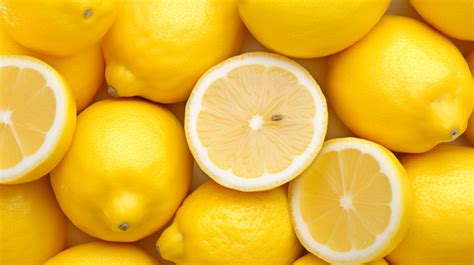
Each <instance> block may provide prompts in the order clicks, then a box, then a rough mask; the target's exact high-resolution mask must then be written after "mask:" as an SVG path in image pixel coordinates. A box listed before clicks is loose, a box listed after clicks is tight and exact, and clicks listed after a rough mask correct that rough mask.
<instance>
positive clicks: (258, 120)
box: [249, 116, 263, 131]
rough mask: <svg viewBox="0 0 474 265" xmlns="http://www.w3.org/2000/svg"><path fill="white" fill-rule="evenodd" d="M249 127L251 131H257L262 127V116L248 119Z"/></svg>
mask: <svg viewBox="0 0 474 265" xmlns="http://www.w3.org/2000/svg"><path fill="white" fill-rule="evenodd" d="M249 125H250V128H251V129H252V130H253V131H258V130H260V128H262V125H263V118H262V116H253V117H252V119H250V121H249Z"/></svg>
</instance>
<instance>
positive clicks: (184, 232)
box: [157, 181, 302, 265]
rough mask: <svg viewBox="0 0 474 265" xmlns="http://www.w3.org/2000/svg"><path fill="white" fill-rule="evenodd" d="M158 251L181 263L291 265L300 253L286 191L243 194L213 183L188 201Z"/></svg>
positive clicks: (192, 195) (159, 244) (203, 187)
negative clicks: (292, 225)
mask: <svg viewBox="0 0 474 265" xmlns="http://www.w3.org/2000/svg"><path fill="white" fill-rule="evenodd" d="M157 248H158V249H159V251H160V252H161V255H162V256H163V258H165V259H167V260H171V261H173V262H175V263H176V264H177V265H190V264H206V265H220V264H226V265H240V264H246V265H288V264H291V262H292V261H293V260H295V259H296V258H297V257H298V256H299V254H300V252H301V250H302V247H301V245H300V244H299V242H298V239H297V238H296V236H295V234H294V232H293V228H292V227H291V222H290V211H289V209H288V198H287V189H286V187H279V188H277V189H273V190H270V191H264V192H252V193H244V192H240V191H235V190H231V189H227V188H224V187H222V186H220V185H218V184H216V183H215V182H213V181H208V182H206V183H204V184H203V185H201V186H200V187H199V188H198V189H197V190H195V191H194V192H193V193H192V194H191V195H190V196H188V197H187V198H186V200H185V201H184V203H183V205H182V206H181V207H180V208H179V210H178V212H177V214H176V217H175V219H174V221H173V223H172V224H171V225H170V226H169V227H168V228H166V230H165V231H164V232H163V234H162V235H161V237H160V238H159V240H158V242H157Z"/></svg>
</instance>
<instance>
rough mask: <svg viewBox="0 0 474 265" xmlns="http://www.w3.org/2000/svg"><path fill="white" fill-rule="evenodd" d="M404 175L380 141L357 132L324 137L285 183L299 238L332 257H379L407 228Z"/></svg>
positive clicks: (361, 260)
mask: <svg viewBox="0 0 474 265" xmlns="http://www.w3.org/2000/svg"><path fill="white" fill-rule="evenodd" d="M407 181H408V180H407V177H406V174H405V171H404V169H403V168H402V166H401V164H400V163H399V162H398V160H397V159H396V157H395V156H394V155H393V154H392V153H390V151H388V150H386V149H385V148H384V147H382V146H380V145H378V144H375V143H372V142H369V141H367V140H362V139H357V138H341V139H334V140H330V141H327V142H326V143H325V145H324V146H323V149H322V150H321V152H320V154H319V155H318V157H317V158H316V159H315V161H314V162H313V164H312V165H311V166H310V167H309V168H308V169H307V170H306V171H305V172H304V173H303V174H302V175H301V176H300V177H299V178H297V179H296V180H295V181H294V182H292V183H291V184H290V200H291V203H290V204H291V208H292V216H293V221H294V225H295V228H296V231H297V234H298V236H299V238H300V240H301V241H302V243H303V245H305V246H306V248H307V249H308V250H309V251H310V252H312V253H314V254H317V255H318V256H320V257H322V258H324V259H325V260H327V261H330V262H332V263H340V262H352V263H364V262H369V261H371V260H376V259H380V258H382V257H383V256H384V255H386V254H388V253H389V251H390V250H392V249H393V248H394V247H395V246H396V244H397V243H398V242H399V241H400V240H401V238H402V236H403V234H404V233H405V231H406V229H407V223H408V221H407V220H408V218H407V216H408V213H409V210H410V208H409V202H410V199H411V190H410V186H409V183H408V182H407Z"/></svg>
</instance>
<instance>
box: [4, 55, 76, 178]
mask: <svg viewBox="0 0 474 265" xmlns="http://www.w3.org/2000/svg"><path fill="white" fill-rule="evenodd" d="M75 109H76V106H75V104H74V98H73V97H72V95H71V93H70V91H69V89H68V88H67V86H66V85H65V83H64V81H63V80H62V78H61V77H60V76H59V75H58V73H56V71H55V70H54V69H53V68H51V67H50V66H49V65H47V64H46V63H43V62H42V61H40V60H37V59H35V58H32V57H27V56H0V146H1V148H0V184H13V183H22V182H27V181H32V180H35V179H38V178H40V177H42V176H44V175H46V174H48V173H49V172H50V171H51V170H52V169H53V168H54V167H55V166H56V165H57V164H58V163H59V161H60V160H61V158H62V157H63V155H64V154H65V152H66V150H67V148H68V147H69V144H70V142H71V140H72V135H73V132H74V126H75V122H76V114H75Z"/></svg>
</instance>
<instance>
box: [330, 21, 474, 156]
mask: <svg viewBox="0 0 474 265" xmlns="http://www.w3.org/2000/svg"><path fill="white" fill-rule="evenodd" d="M325 92H326V95H327V96H328V98H329V101H330V102H331V103H332V106H333V107H334V109H335V111H336V113H337V114H338V116H339V117H340V118H341V119H342V121H343V122H344V124H345V125H347V127H348V128H349V129H350V130H351V131H352V132H354V133H355V134H356V135H358V136H361V137H363V138H366V139H369V140H372V141H375V142H378V143H380V144H382V145H384V146H386V147H388V148H389V149H391V150H393V151H397V152H408V153H420V152H425V151H427V150H429V149H431V148H433V147H434V146H435V145H437V144H439V143H441V142H449V141H452V140H455V139H456V138H458V137H459V136H460V135H461V134H462V133H463V132H464V131H465V130H466V127H467V120H468V119H469V116H470V113H471V112H472V103H471V97H472V93H473V87H472V77H471V74H470V72H469V67H468V66H467V63H466V61H465V60H464V58H463V57H462V55H461V53H460V52H459V51H458V50H457V49H456V47H455V46H454V45H453V44H451V43H450V42H449V41H448V40H447V39H446V38H445V37H443V36H442V35H441V34H439V33H437V32H436V31H434V30H433V29H431V28H430V27H428V26H427V25H425V24H423V23H421V22H418V21H416V20H414V19H411V18H406V17H399V16H386V17H384V18H382V19H381V21H380V22H379V23H378V24H377V25H376V26H375V27H374V28H373V29H372V31H371V32H370V33H369V34H367V35H366V36H365V37H364V38H363V39H362V40H361V41H359V42H358V43H356V44H355V45H353V46H352V47H350V48H348V49H346V50H344V51H343V52H341V53H339V54H337V55H334V56H333V57H332V58H331V61H330V66H329V70H328V77H327V89H326V91H325Z"/></svg>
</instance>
